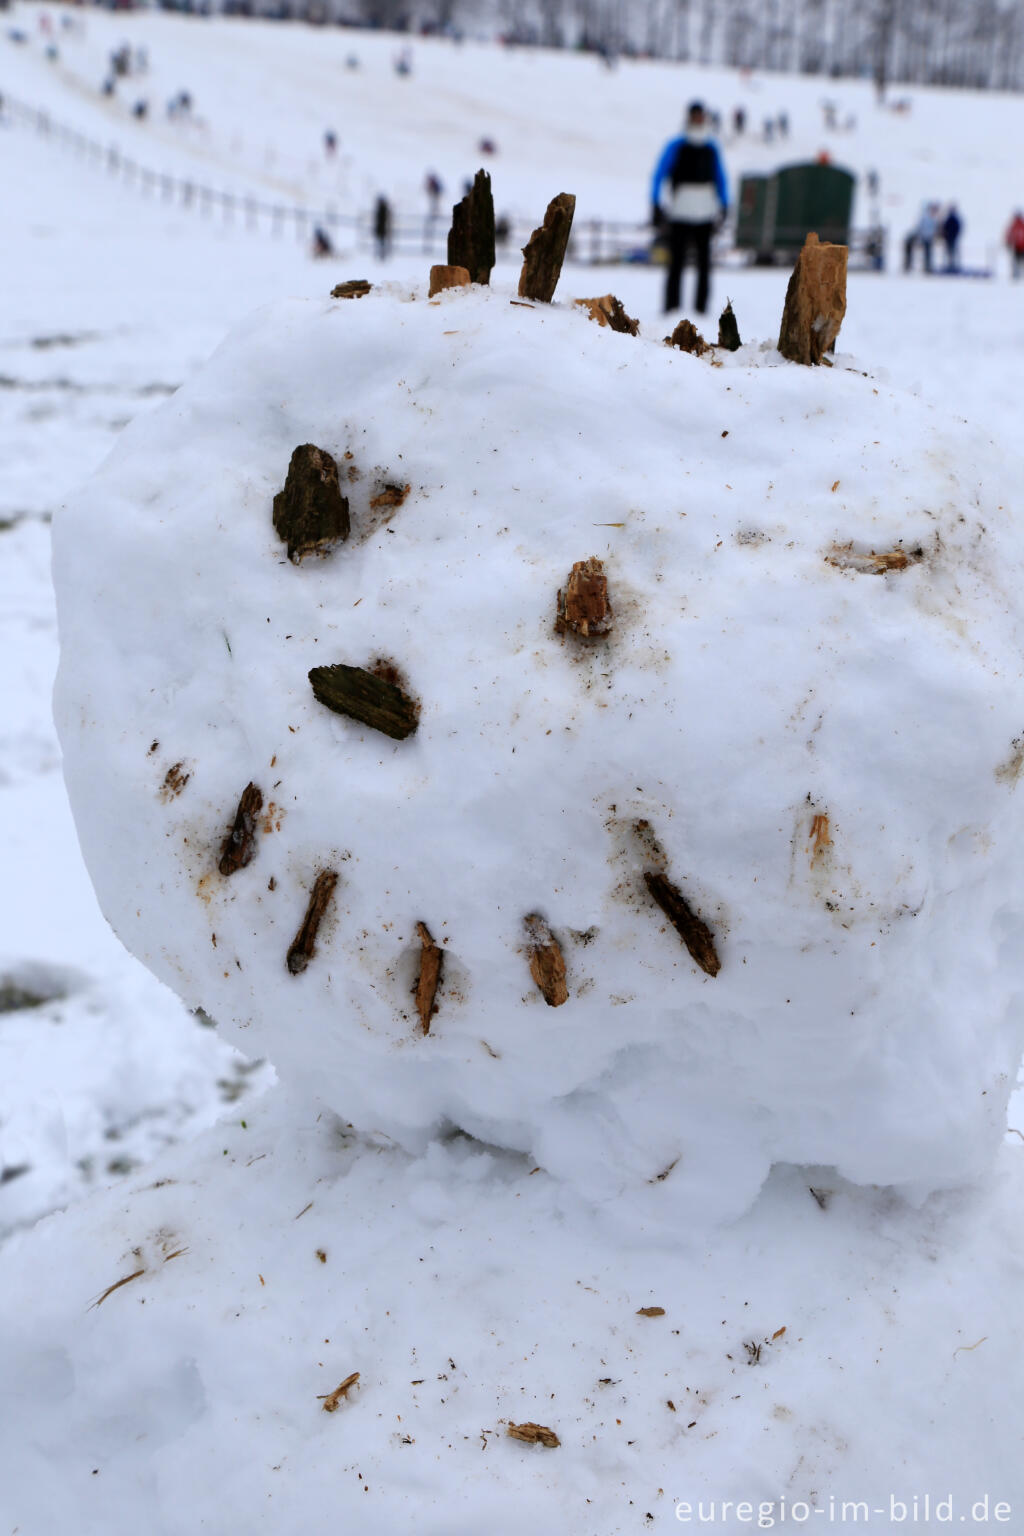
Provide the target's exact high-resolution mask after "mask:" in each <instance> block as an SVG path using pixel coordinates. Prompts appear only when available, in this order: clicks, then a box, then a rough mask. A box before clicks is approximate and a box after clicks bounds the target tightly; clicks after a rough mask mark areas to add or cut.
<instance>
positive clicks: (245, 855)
mask: <svg viewBox="0 0 1024 1536" xmlns="http://www.w3.org/2000/svg"><path fill="white" fill-rule="evenodd" d="M262 809H263V794H262V792H261V791H260V790H259V789H258V788H257V787H256V785H255V784H247V785H246V786H245V788H244V789H243V790H242V798H241V799H240V800H239V802H238V810H237V811H236V812H235V820H234V824H233V825H232V828H231V831H230V832H229V833H228V835H227V837H226V838H225V840H224V846H223V848H222V849H221V851H220V863H219V864H218V866H217V868H218V869H219V870H220V872H221V874H222V875H233V874H235V872H236V871H237V870H239V869H244V868H245V866H246V865H247V864H250V863H251V862H252V859H253V856H254V854H255V852H256V818H257V817H258V816H259V813H260V811H261V810H262Z"/></svg>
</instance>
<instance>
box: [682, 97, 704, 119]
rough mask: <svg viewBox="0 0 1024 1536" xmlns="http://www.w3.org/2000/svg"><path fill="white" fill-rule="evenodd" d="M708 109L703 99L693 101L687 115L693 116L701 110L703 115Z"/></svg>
mask: <svg viewBox="0 0 1024 1536" xmlns="http://www.w3.org/2000/svg"><path fill="white" fill-rule="evenodd" d="M706 110H707V109H706V107H705V106H704V103H703V102H702V101H691V102H690V105H689V106H688V107H687V109H686V115H687V117H693V116H694V115H695V113H697V112H700V113H701V115H703V114H704V113H705V112H706Z"/></svg>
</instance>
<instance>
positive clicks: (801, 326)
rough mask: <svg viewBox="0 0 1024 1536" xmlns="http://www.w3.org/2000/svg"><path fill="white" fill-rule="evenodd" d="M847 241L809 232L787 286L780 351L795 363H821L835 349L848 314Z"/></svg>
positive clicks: (780, 333) (780, 334)
mask: <svg viewBox="0 0 1024 1536" xmlns="http://www.w3.org/2000/svg"><path fill="white" fill-rule="evenodd" d="M848 254H849V252H848V250H847V247H846V246H845V245H829V244H828V243H827V242H826V243H824V244H822V243H821V242H820V241H819V239H818V237H817V235H816V234H813V233H812V234H809V235H808V236H807V239H806V240H805V241H804V248H803V250H802V251H801V252H800V255H799V256H798V257H797V259H796V266H795V267H794V268H793V271H792V274H791V276H790V279H789V287H788V288H787V289H786V303H785V307H784V309H783V311H782V329H781V330H780V332H779V351H780V352H781V353H782V355H783V357H787V358H788V359H789V361H790V362H791V363H805V364H817V363H820V362H821V360H822V358H823V356H824V355H825V353H826V352H833V351H834V350H835V343H836V337H837V336H838V335H839V327H840V326H841V325H842V323H843V316H844V315H845V314H846V259H847V256H848Z"/></svg>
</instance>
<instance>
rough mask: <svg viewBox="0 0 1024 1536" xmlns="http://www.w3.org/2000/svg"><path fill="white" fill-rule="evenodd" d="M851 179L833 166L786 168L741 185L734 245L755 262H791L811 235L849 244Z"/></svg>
mask: <svg viewBox="0 0 1024 1536" xmlns="http://www.w3.org/2000/svg"><path fill="white" fill-rule="evenodd" d="M854 184H855V183H854V177H853V176H852V175H851V173H850V172H849V171H844V170H842V169H841V168H840V167H839V166H837V165H820V164H818V163H817V162H812V163H811V164H809V165H787V166H783V168H782V169H781V170H779V171H776V172H775V174H774V175H773V176H744V177H743V178H742V179H741V181H740V195H739V206H738V214H737V223H736V245H737V248H738V249H739V250H741V251H749V252H750V253H751V255H752V256H753V258H754V259H755V260H756V261H763V262H771V261H774V260H775V259H776V258H782V259H785V260H792V259H793V258H795V257H796V255H797V253H798V252H799V251H800V249H801V247H802V246H803V243H804V239H805V238H806V236H807V235H808V234H810V232H811V231H812V230H814V232H815V233H816V234H817V235H818V237H819V239H821V240H830V241H832V242H833V243H834V244H836V245H849V243H850V215H851V213H852V211H853V189H854Z"/></svg>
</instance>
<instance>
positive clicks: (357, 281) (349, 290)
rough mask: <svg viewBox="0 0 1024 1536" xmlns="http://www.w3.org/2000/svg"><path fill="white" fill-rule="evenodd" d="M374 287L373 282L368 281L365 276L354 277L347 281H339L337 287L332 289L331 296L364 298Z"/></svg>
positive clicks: (336, 297) (335, 297)
mask: <svg viewBox="0 0 1024 1536" xmlns="http://www.w3.org/2000/svg"><path fill="white" fill-rule="evenodd" d="M372 288H373V284H372V283H368V282H367V281H366V279H365V278H363V277H352V278H349V280H348V282H347V283H339V284H338V286H337V287H336V288H332V289H331V298H332V299H361V298H364V297H365V295H366V294H368V293H369V292H370V291H371V290H372Z"/></svg>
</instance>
